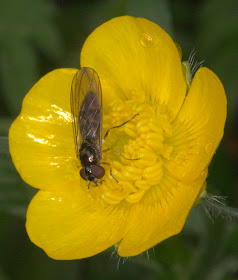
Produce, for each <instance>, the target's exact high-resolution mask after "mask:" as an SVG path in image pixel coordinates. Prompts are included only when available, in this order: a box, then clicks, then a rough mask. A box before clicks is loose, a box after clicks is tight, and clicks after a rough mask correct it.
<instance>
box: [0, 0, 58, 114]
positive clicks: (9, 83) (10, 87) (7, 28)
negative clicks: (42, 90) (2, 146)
mask: <svg viewBox="0 0 238 280" xmlns="http://www.w3.org/2000/svg"><path fill="white" fill-rule="evenodd" d="M0 11H1V17H0V44H1V48H0V80H1V84H2V89H3V91H4V92H5V95H4V98H5V99H6V100H7V102H8V103H7V105H8V106H9V109H10V110H11V112H13V113H14V114H16V113H19V111H20V108H21V102H22V99H23V97H24V96H25V94H26V93H27V91H28V90H29V89H30V88H31V87H32V86H33V84H34V83H35V82H36V81H37V80H38V78H39V70H38V59H37V55H36V49H40V50H41V52H42V53H43V55H45V56H47V57H49V58H50V59H54V60H55V59H59V58H60V57H61V56H62V53H63V44H62V41H61V38H60V34H59V31H58V30H57V29H56V28H55V26H54V24H53V19H54V15H55V8H54V5H53V2H49V1H46V0H35V1H30V0H22V1H18V0H9V1H0Z"/></svg>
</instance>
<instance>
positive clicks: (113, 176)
mask: <svg viewBox="0 0 238 280" xmlns="http://www.w3.org/2000/svg"><path fill="white" fill-rule="evenodd" d="M107 150H108V149H107ZM101 164H107V165H109V166H110V175H111V176H112V178H113V179H114V180H115V181H116V182H117V183H118V180H117V179H116V178H115V177H114V176H113V175H112V168H111V164H110V163H108V162H101Z"/></svg>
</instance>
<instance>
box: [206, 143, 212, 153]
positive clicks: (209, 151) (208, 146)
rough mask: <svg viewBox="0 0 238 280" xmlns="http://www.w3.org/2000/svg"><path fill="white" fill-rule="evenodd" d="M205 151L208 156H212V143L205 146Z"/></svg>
mask: <svg viewBox="0 0 238 280" xmlns="http://www.w3.org/2000/svg"><path fill="white" fill-rule="evenodd" d="M205 151H206V153H207V154H210V153H211V151H212V143H209V144H207V145H206V146H205Z"/></svg>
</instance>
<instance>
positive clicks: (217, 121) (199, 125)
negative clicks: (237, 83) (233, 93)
mask: <svg viewBox="0 0 238 280" xmlns="http://www.w3.org/2000/svg"><path fill="white" fill-rule="evenodd" d="M226 106H227V100H226V96H225V93H224V88H223V86H222V83H221V82H220V80H219V79H218V77H217V76H216V75H215V74H214V73H213V72H212V71H211V70H209V69H207V68H205V67H203V68H200V69H199V70H198V71H197V72H196V74H195V77H194V79H193V81H192V84H191V88H190V90H189V93H188V95H187V97H186V99H185V101H184V104H183V106H182V108H181V111H180V112H179V114H178V116H177V118H176V119H175V120H174V122H173V123H172V125H173V128H174V135H173V136H172V137H171V138H170V139H169V140H168V143H169V144H170V145H173V147H174V149H173V152H172V153H171V159H170V160H169V161H167V160H166V163H165V166H166V168H167V169H168V170H169V171H170V172H171V173H172V174H173V175H174V176H175V177H176V178H177V179H179V180H181V181H186V182H190V181H192V180H194V179H196V178H197V177H198V176H199V174H200V173H201V172H202V170H203V169H204V168H205V167H206V166H207V165H208V164H209V163H210V161H211V159H212V157H213V155H214V153H215V151H216V149H217V146H218V144H219V143H220V140H221V138H222V136H223V133H224V125H225V120H226Z"/></svg>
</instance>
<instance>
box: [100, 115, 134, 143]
mask: <svg viewBox="0 0 238 280" xmlns="http://www.w3.org/2000/svg"><path fill="white" fill-rule="evenodd" d="M137 116H139V114H136V115H135V116H134V117H132V118H131V119H129V120H128V121H126V122H124V123H122V124H120V125H117V126H113V127H111V128H109V129H108V130H107V132H106V133H105V135H104V137H103V140H105V138H106V137H107V136H108V133H109V132H110V130H111V129H114V128H119V127H122V126H123V125H125V124H127V123H128V122H130V121H132V120H133V119H134V118H135V117H137Z"/></svg>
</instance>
